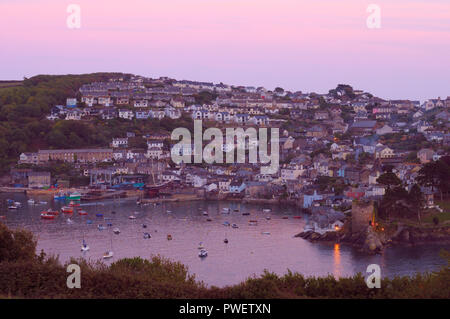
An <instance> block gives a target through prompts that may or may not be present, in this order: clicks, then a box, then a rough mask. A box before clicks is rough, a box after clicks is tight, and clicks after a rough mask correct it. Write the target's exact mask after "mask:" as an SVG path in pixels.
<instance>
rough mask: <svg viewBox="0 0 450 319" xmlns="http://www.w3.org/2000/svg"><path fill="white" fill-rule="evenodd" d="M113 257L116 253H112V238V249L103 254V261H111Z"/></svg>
mask: <svg viewBox="0 0 450 319" xmlns="http://www.w3.org/2000/svg"><path fill="white" fill-rule="evenodd" d="M113 256H114V252H113V251H112V238H111V248H110V249H109V250H107V251H106V252H105V253H104V254H103V259H109V258H112V257H113Z"/></svg>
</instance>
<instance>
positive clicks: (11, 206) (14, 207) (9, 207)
mask: <svg viewBox="0 0 450 319" xmlns="http://www.w3.org/2000/svg"><path fill="white" fill-rule="evenodd" d="M17 208H19V207H17V206H16V205H10V206H8V209H17Z"/></svg>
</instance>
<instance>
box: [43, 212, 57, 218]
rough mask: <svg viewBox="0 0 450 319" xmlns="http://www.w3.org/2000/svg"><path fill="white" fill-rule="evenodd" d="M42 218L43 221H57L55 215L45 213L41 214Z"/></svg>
mask: <svg viewBox="0 0 450 319" xmlns="http://www.w3.org/2000/svg"><path fill="white" fill-rule="evenodd" d="M41 218H42V219H55V215H50V214H46V213H43V214H41Z"/></svg>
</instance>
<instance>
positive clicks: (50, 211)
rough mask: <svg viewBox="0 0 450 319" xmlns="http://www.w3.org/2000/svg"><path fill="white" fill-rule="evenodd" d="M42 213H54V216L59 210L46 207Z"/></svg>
mask: <svg viewBox="0 0 450 319" xmlns="http://www.w3.org/2000/svg"><path fill="white" fill-rule="evenodd" d="M42 213H43V214H49V215H55V216H58V215H59V212H58V211H57V210H53V209H51V208H49V209H47V210H46V211H43V212H42Z"/></svg>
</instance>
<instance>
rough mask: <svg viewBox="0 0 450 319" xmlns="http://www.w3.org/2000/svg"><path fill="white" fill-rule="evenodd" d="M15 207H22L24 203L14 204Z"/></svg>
mask: <svg viewBox="0 0 450 319" xmlns="http://www.w3.org/2000/svg"><path fill="white" fill-rule="evenodd" d="M14 205H15V206H17V207H21V206H22V203H21V202H14Z"/></svg>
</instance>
